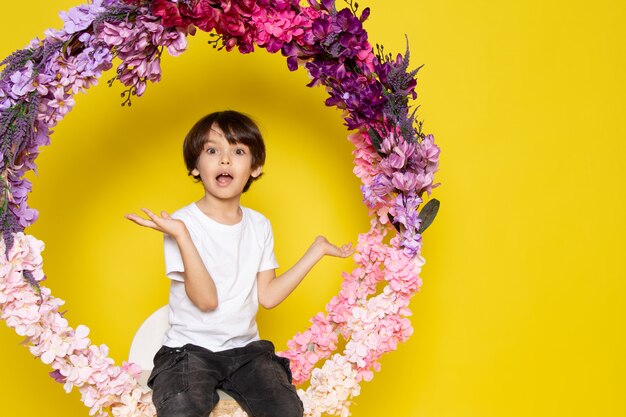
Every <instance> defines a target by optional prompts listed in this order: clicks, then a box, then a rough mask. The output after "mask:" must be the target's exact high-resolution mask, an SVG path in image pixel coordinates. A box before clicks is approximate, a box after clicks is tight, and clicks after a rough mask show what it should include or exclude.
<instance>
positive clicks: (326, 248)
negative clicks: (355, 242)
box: [313, 236, 354, 258]
mask: <svg viewBox="0 0 626 417" xmlns="http://www.w3.org/2000/svg"><path fill="white" fill-rule="evenodd" d="M313 245H314V246H317V247H319V248H320V250H321V251H322V253H323V254H324V255H329V256H336V257H339V258H347V257H348V256H350V255H352V254H353V253H354V248H353V247H352V243H346V244H345V245H343V246H336V245H333V244H332V243H330V242H329V241H328V239H326V238H325V237H324V236H318V237H317V238H315V242H313Z"/></svg>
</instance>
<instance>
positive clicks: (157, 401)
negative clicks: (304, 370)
mask: <svg viewBox="0 0 626 417" xmlns="http://www.w3.org/2000/svg"><path fill="white" fill-rule="evenodd" d="M148 386H149V387H150V388H152V390H153V393H152V401H153V402H154V405H155V407H156V410H157V416H158V417H206V416H208V415H209V413H210V412H211V410H212V409H213V408H214V407H215V405H216V404H217V401H218V399H219V397H218V394H217V392H216V389H218V388H219V389H221V390H222V391H225V392H227V393H228V394H229V395H230V396H231V397H233V398H234V399H235V400H236V401H237V402H238V403H239V405H240V406H241V408H243V409H244V411H246V412H247V413H248V415H249V416H250V417H302V415H303V408H302V401H300V398H299V397H298V394H297V393H296V389H295V387H294V386H293V385H292V384H291V371H290V369H289V359H286V358H282V357H280V356H277V355H276V354H275V353H274V345H273V344H272V342H270V341H267V340H258V341H256V342H252V343H250V344H248V345H246V346H244V347H241V348H235V349H228V350H225V351H220V352H212V351H210V350H207V349H205V348H203V347H200V346H196V345H192V344H187V345H185V346H182V347H179V348H171V347H167V346H163V347H161V349H159V351H158V352H157V354H156V355H155V356H154V369H153V370H152V373H151V374H150V378H149V379H148Z"/></svg>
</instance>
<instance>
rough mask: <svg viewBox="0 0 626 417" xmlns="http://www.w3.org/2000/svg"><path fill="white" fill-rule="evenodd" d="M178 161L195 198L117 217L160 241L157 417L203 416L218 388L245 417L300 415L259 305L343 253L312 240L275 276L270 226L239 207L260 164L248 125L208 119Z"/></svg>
mask: <svg viewBox="0 0 626 417" xmlns="http://www.w3.org/2000/svg"><path fill="white" fill-rule="evenodd" d="M183 153H184V158H185V164H186V166H187V170H188V173H189V175H191V176H193V177H194V178H195V179H196V180H198V181H201V182H202V185H203V188H204V197H203V198H202V199H200V200H199V201H197V202H195V203H191V204H189V205H188V206H186V207H183V208H181V209H180V210H178V211H176V212H175V213H173V214H172V216H169V215H168V214H167V213H166V212H165V211H163V212H161V216H157V215H156V214H154V213H152V212H151V211H150V210H148V209H142V210H143V211H144V212H145V213H146V214H147V216H148V217H149V219H144V218H142V217H140V216H138V215H135V214H129V215H126V217H127V218H128V219H129V220H132V221H134V222H135V223H137V224H139V225H141V226H145V227H150V228H152V229H155V230H158V231H161V232H163V233H164V241H165V266H166V274H167V276H168V277H169V278H170V279H171V280H172V281H171V286H170V300H169V304H170V317H169V318H170V329H169V330H168V331H167V333H166V334H165V337H164V341H163V347H162V348H161V349H160V350H159V351H158V352H157V354H156V355H155V358H154V364H155V367H154V369H153V371H152V374H151V375H150V378H149V380H148V385H149V386H150V387H151V388H152V389H153V396H152V398H153V402H154V404H155V407H156V409H157V416H158V417H173V416H185V417H194V416H198V417H200V416H202V417H205V416H208V415H209V413H210V411H211V410H212V409H213V407H214V406H215V405H216V403H217V401H218V395H217V393H216V389H217V388H219V389H222V390H224V391H226V392H227V393H229V394H230V395H231V396H232V397H233V398H234V399H235V400H237V402H238V403H239V404H240V405H241V407H242V408H243V409H244V410H245V411H246V412H247V413H248V415H250V416H251V417H301V416H302V414H303V409H302V402H301V401H300V399H299V398H298V396H297V393H296V390H295V388H294V386H293V385H292V384H291V373H290V370H289V360H288V359H285V358H281V357H278V356H276V355H275V354H274V346H273V344H272V343H271V342H269V341H266V340H260V338H259V334H258V330H257V325H256V313H257V310H258V305H259V304H261V305H262V306H263V307H265V308H272V307H275V306H276V305H278V304H280V303H281V302H282V301H283V300H284V299H285V298H286V297H287V296H288V295H289V294H290V293H291V292H292V291H293V290H294V289H295V288H296V286H297V285H298V284H299V283H300V282H301V281H302V279H303V278H304V277H305V275H306V274H307V273H308V272H309V270H310V269H311V268H312V267H313V266H314V265H315V264H316V263H317V262H318V261H319V260H320V259H321V258H322V257H323V256H324V255H330V256H338V257H347V256H349V255H351V254H352V252H353V251H352V248H351V245H350V244H347V245H344V246H342V247H337V246H335V245H332V244H331V243H329V242H328V241H327V240H326V239H325V238H324V237H321V236H320V237H318V238H316V239H315V241H314V242H313V244H312V245H311V246H310V247H309V249H308V250H307V251H306V253H305V254H304V255H303V256H302V258H301V259H300V260H299V261H298V262H297V263H296V264H295V265H294V266H293V267H292V268H290V269H289V270H287V271H286V272H284V273H283V274H281V275H280V276H278V277H276V276H275V269H276V268H277V267H278V264H277V262H276V258H275V256H274V239H273V234H272V229H271V225H270V223H269V221H268V220H267V219H266V218H265V217H264V216H263V215H262V214H260V213H258V212H256V211H254V210H251V209H248V208H246V207H242V206H240V199H241V194H242V193H244V192H245V191H247V190H248V188H249V187H250V185H251V183H252V182H253V181H255V180H257V179H258V178H259V177H260V176H261V173H262V168H263V164H264V163H265V145H264V143H263V138H262V137H261V134H260V132H259V130H258V128H257V126H256V125H255V124H254V122H253V121H252V120H251V119H250V118H249V117H247V116H245V115H243V114H241V113H238V112H235V111H223V112H217V113H212V114H210V115H208V116H205V117H204V118H202V119H201V120H199V121H198V122H197V123H196V124H195V125H194V126H193V127H192V129H191V130H190V132H189V133H188V134H187V137H186V138H185V142H184V145H183Z"/></svg>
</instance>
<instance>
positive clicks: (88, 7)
mask: <svg viewBox="0 0 626 417" xmlns="http://www.w3.org/2000/svg"><path fill="white" fill-rule="evenodd" d="M104 11H105V8H104V7H102V0H94V1H93V3H91V4H84V5H81V6H78V7H73V8H71V9H70V10H69V11H67V12H60V13H59V16H60V17H61V19H62V20H63V22H65V24H64V25H63V30H64V31H65V32H66V33H68V34H72V33H76V32H80V31H82V30H85V29H87V28H88V27H89V25H91V23H92V22H93V20H94V19H95V18H96V16H98V15H99V14H100V13H102V12H104Z"/></svg>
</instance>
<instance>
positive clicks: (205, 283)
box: [125, 208, 218, 311]
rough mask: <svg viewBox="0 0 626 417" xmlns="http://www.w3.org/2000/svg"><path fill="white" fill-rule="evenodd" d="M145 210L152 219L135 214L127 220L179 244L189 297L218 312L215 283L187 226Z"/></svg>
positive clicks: (164, 215) (200, 306) (200, 305)
mask: <svg viewBox="0 0 626 417" xmlns="http://www.w3.org/2000/svg"><path fill="white" fill-rule="evenodd" d="M142 210H143V211H144V212H145V213H146V214H147V215H148V217H150V220H147V219H144V218H142V217H140V216H137V215H136V214H128V215H126V216H125V217H126V218H127V219H129V220H132V221H133V222H135V223H137V224H138V225H140V226H145V227H149V228H151V229H154V230H158V231H160V232H163V233H166V234H168V235H170V236H171V237H172V238H173V239H174V240H175V241H176V244H177V245H178V249H179V250H180V255H181V258H182V261H183V268H184V271H183V272H182V274H183V277H184V284H185V292H186V293H187V297H189V299H190V300H191V302H192V303H193V304H194V305H195V306H196V307H198V308H199V309H200V310H202V311H212V310H215V309H216V308H217V305H218V299H217V288H216V287H215V282H214V281H213V278H211V275H210V274H209V271H207V269H206V267H205V266H204V262H202V258H201V257H200V254H199V253H198V249H197V248H196V245H194V243H193V241H192V240H191V235H190V234H189V231H188V230H187V226H185V223H183V222H182V221H181V220H178V219H173V218H171V217H170V216H169V215H168V214H167V213H166V212H165V211H162V212H161V216H162V217H159V216H157V215H156V214H154V213H152V212H151V211H150V210H148V209H145V208H144V209H142Z"/></svg>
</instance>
